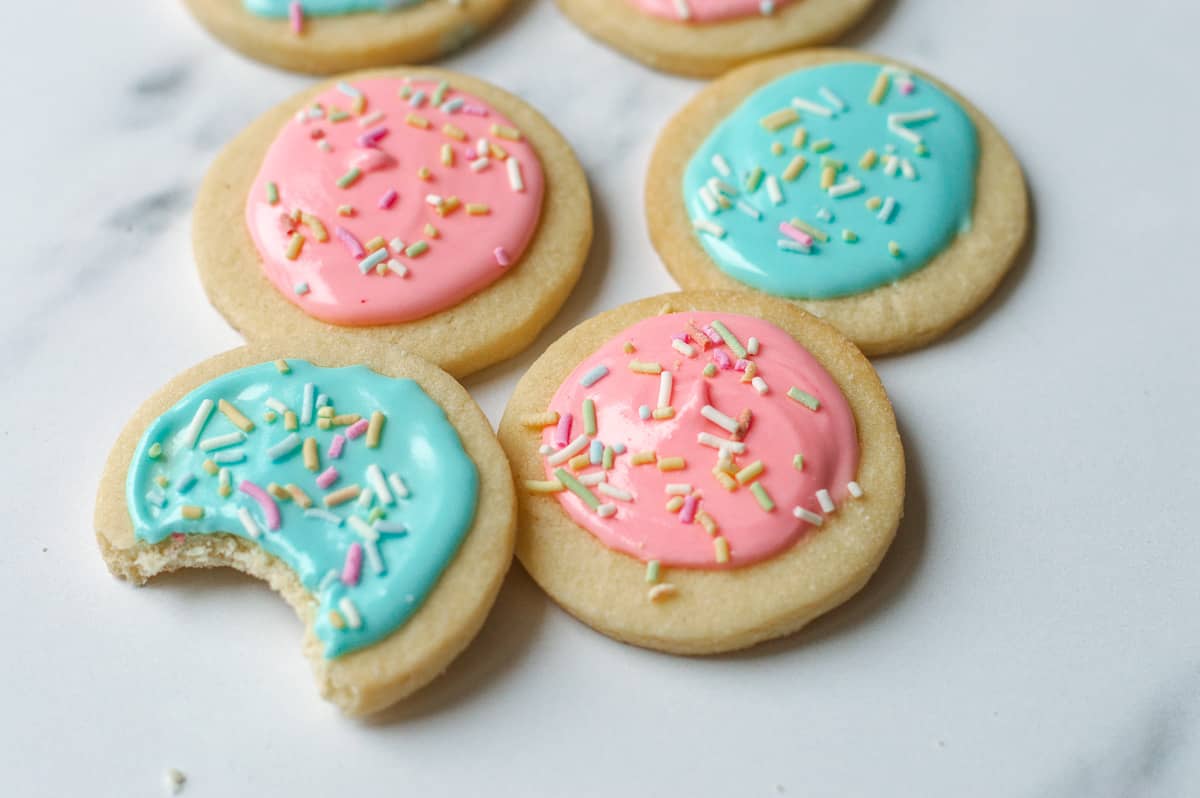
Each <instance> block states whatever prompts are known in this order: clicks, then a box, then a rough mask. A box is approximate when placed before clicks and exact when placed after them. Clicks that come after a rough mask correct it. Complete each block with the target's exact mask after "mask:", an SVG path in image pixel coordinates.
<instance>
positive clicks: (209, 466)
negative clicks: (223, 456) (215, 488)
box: [201, 460, 221, 476]
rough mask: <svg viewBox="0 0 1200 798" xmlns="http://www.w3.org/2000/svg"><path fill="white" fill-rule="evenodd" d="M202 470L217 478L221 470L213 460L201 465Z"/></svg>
mask: <svg viewBox="0 0 1200 798" xmlns="http://www.w3.org/2000/svg"><path fill="white" fill-rule="evenodd" d="M201 468H203V469H204V470H205V471H207V472H208V473H209V474H212V475H213V476H216V475H217V472H218V471H220V470H221V468H220V466H218V465H217V464H216V463H214V462H213V461H212V460H205V461H204V462H203V463H202V464H201Z"/></svg>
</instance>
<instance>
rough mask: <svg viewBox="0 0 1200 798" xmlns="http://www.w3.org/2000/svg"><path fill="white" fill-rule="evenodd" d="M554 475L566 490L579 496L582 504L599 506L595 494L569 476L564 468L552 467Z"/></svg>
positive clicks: (593, 506)
mask: <svg viewBox="0 0 1200 798" xmlns="http://www.w3.org/2000/svg"><path fill="white" fill-rule="evenodd" d="M554 476H556V477H558V481H559V482H561V483H562V484H563V487H565V488H566V489H567V490H569V491H571V492H572V493H574V494H575V495H576V496H578V497H579V498H581V499H583V502H584V504H586V505H587V506H588V507H591V508H592V509H593V510H595V509H596V508H597V507H599V506H600V500H599V499H597V498H596V494H594V493H592V492H591V491H590V490H588V489H587V486H585V485H584V484H583V483H582V482H580V481H579V480H577V479H575V477H573V476H571V473H570V472H569V471H567V469H565V468H556V469H554Z"/></svg>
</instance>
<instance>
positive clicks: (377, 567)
mask: <svg viewBox="0 0 1200 798" xmlns="http://www.w3.org/2000/svg"><path fill="white" fill-rule="evenodd" d="M363 553H364V554H366V555H367V565H369V566H371V573H375V574H382V573H383V572H384V567H383V557H382V555H380V553H379V546H378V545H377V544H376V543H375V541H373V540H368V541H365V542H364V543H363Z"/></svg>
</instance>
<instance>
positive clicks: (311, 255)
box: [194, 70, 591, 375]
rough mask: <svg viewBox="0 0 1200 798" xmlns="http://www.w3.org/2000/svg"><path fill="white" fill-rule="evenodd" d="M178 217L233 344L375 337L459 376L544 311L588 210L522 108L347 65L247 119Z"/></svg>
mask: <svg viewBox="0 0 1200 798" xmlns="http://www.w3.org/2000/svg"><path fill="white" fill-rule="evenodd" d="M234 203H236V205H235V204H234ZM238 208H240V210H241V218H240V219H237V220H236V221H235V220H234V218H233V216H234V211H235V210H236V209H238ZM194 228H195V229H194V235H195V245H196V254H197V260H198V262H199V266H200V271H201V276H202V278H203V280H204V284H205V288H206V290H207V291H208V293H209V296H210V298H211V299H212V301H213V304H214V305H216V307H217V309H218V310H220V311H221V312H222V314H223V315H225V316H226V318H227V319H228V320H229V321H230V323H232V324H233V325H234V326H235V327H237V328H238V329H240V330H242V331H243V332H244V333H245V334H246V336H247V337H248V338H251V339H253V340H260V339H280V338H286V339H294V338H296V337H297V336H322V337H325V336H329V335H335V336H343V337H345V338H346V339H347V340H348V341H350V342H353V341H355V340H361V339H363V338H370V339H380V338H382V339H383V340H385V341H386V342H389V343H394V344H396V345H399V346H402V347H403V348H405V349H408V350H410V351H415V352H417V353H418V354H421V355H423V356H424V357H426V358H428V359H430V360H432V361H434V362H436V363H438V364H439V365H441V366H443V367H445V368H446V369H447V370H449V371H450V372H452V373H454V374H457V375H463V374H466V373H468V372H470V371H474V370H476V369H478V368H482V367H483V366H486V365H489V364H491V363H493V362H495V361H497V360H500V359H502V358H504V357H507V356H509V355H511V354H513V353H515V352H516V351H518V350H519V349H521V348H522V347H523V346H524V345H526V344H527V343H528V342H529V341H530V340H532V338H533V336H534V335H536V333H537V332H538V331H539V330H540V329H541V327H542V325H543V324H545V323H546V322H547V321H549V319H550V318H551V317H552V316H553V314H554V313H555V312H556V311H557V309H558V307H559V306H560V305H561V303H562V301H563V300H564V299H565V297H566V294H567V293H568V292H569V290H570V288H571V287H572V285H573V284H574V282H575V281H576V279H577V278H578V275H579V272H580V269H581V267H582V262H583V259H584V257H585V255H586V251H587V247H588V245H589V243H590V239H591V208H590V202H589V199H588V195H587V186H586V182H585V179H584V177H583V174H582V170H581V169H580V168H579V165H578V162H577V161H576V160H575V158H574V155H573V154H572V153H571V151H570V149H569V147H568V146H567V145H566V143H565V142H564V141H563V140H562V139H561V137H560V136H559V135H558V134H557V133H556V132H555V131H554V130H553V128H551V127H550V126H549V124H548V123H546V122H545V120H543V119H542V118H541V117H540V116H539V115H538V114H537V113H536V112H534V111H533V110H532V109H530V108H529V107H528V106H526V105H525V104H524V103H522V102H521V101H520V100H517V99H516V98H514V97H512V96H511V95H508V94H505V93H504V92H501V91H500V90H498V89H495V88H494V87H491V86H488V85H487V84H484V83H482V82H480V81H476V80H472V79H470V78H466V77H463V76H458V75H453V74H451V73H446V72H442V71H439V70H413V71H406V72H405V73H394V72H384V73H366V74H360V75H350V76H347V77H345V78H342V79H340V80H337V81H332V82H330V83H327V84H323V85H320V86H317V87H315V88H314V89H312V90H310V91H308V92H305V93H304V94H302V95H300V96H299V97H296V98H294V99H293V100H291V101H289V102H287V103H284V104H283V105H281V106H280V107H278V108H276V109H275V110H273V111H271V112H269V113H268V114H267V115H266V116H264V117H262V118H261V119H260V120H258V121H257V122H256V123H255V124H254V125H252V126H251V127H250V128H249V129H248V130H247V131H246V132H245V133H243V134H242V135H241V136H239V137H238V138H237V139H236V140H235V141H234V142H233V143H232V144H230V145H229V147H227V148H226V150H225V151H224V152H223V153H222V155H221V156H220V157H219V158H218V160H217V162H216V163H215V164H214V165H213V167H212V170H211V171H210V174H209V177H208V179H207V180H206V181H205V184H204V186H203V188H202V189H201V194H200V197H199V199H198V201H197V207H196V218H195V225H194Z"/></svg>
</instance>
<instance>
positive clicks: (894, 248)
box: [888, 241, 904, 258]
mask: <svg viewBox="0 0 1200 798" xmlns="http://www.w3.org/2000/svg"><path fill="white" fill-rule="evenodd" d="M888 252H889V253H890V254H891V256H892V257H893V258H898V257H900V256H901V255H902V254H904V252H903V250H901V249H900V245H899V244H898V243H897V242H895V241H889V242H888Z"/></svg>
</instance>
